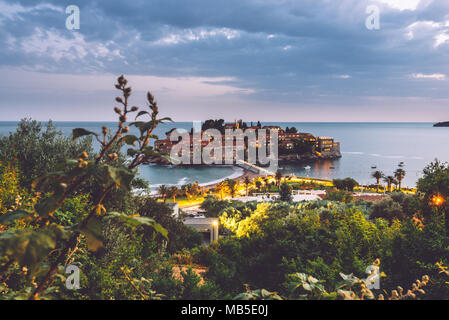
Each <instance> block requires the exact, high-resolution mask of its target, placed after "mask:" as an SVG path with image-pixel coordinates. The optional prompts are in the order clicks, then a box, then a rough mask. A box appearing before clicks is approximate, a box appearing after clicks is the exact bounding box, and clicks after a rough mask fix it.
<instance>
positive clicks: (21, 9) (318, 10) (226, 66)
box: [0, 0, 449, 104]
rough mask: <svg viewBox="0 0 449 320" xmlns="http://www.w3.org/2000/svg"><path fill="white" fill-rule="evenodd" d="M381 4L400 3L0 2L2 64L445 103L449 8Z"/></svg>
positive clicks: (294, 94)
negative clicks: (373, 9)
mask: <svg viewBox="0 0 449 320" xmlns="http://www.w3.org/2000/svg"><path fill="white" fill-rule="evenodd" d="M385 2H390V3H394V2H395V0H390V1H381V2H379V1H375V0H373V1H368V0H340V1H326V0H321V1H317V0H303V1H284V0H272V1H261V0H258V1H256V0H247V1H242V0H226V1H225V0H214V1H210V0H190V1H179V0H153V1H144V0H140V1H118V0H111V1H95V0H94V1H92V0H90V1H73V0H69V1H65V0H64V1H61V0H57V1H56V0H53V1H25V0H22V1H2V0H0V4H1V6H3V7H5V6H7V7H8V8H9V9H8V10H9V11H8V10H6V11H4V12H10V14H9V15H7V14H5V13H4V12H3V13H0V26H1V29H0V43H1V46H2V48H4V50H2V51H1V52H0V64H1V65H3V66H18V67H21V68H24V69H29V70H38V71H42V72H53V73H69V74H91V73H113V74H117V73H127V74H139V75H156V76H169V77H189V76H194V77H222V78H229V79H228V80H223V81H224V82H220V83H224V84H227V85H230V86H233V87H240V88H248V89H251V90H252V94H246V95H245V96H244V99H246V100H248V99H250V100H251V99H254V100H257V99H263V100H273V101H282V102H286V103H295V102H296V101H298V100H301V101H302V102H309V103H320V104H323V103H324V104H354V99H353V97H356V96H359V97H371V96H388V97H429V98H440V99H447V98H449V97H448V95H449V93H448V92H449V90H447V89H448V81H447V80H441V79H442V78H441V76H443V77H444V75H445V76H446V77H449V67H448V64H447V61H448V60H447V59H448V58H449V57H448V52H449V50H448V49H449V41H442V42H441V43H439V45H436V37H437V36H440V37H441V38H440V39H443V40H444V39H445V38H444V34H445V33H446V32H447V34H448V35H449V3H448V2H447V1H445V0H433V1H430V0H421V2H420V4H419V5H418V7H417V8H416V10H398V9H397V8H394V7H392V6H390V5H388V4H387V3H385ZM398 2H403V1H400V0H398ZM71 4H76V5H78V6H79V7H80V10H81V29H80V30H79V31H77V32H73V31H68V30H66V29H65V18H66V15H65V13H64V10H65V7H66V6H68V5H71ZM371 4H375V5H377V6H378V7H379V8H380V10H381V16H380V18H381V29H380V30H377V31H371V30H367V28H366V27H365V20H366V18H367V14H366V12H365V10H366V8H367V6H368V5H371ZM426 21H427V22H431V23H430V24H429V23H427V24H426ZM414 24H415V25H414ZM441 35H443V36H441ZM420 74H421V75H423V76H419V75H420ZM417 75H418V76H417ZM438 77H439V79H440V80H438V79H437V78H438ZM231 79H232V80H231ZM214 83H215V84H217V82H214Z"/></svg>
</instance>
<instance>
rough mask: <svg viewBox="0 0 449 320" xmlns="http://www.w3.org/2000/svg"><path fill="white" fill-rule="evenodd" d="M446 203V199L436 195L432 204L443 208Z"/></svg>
mask: <svg viewBox="0 0 449 320" xmlns="http://www.w3.org/2000/svg"><path fill="white" fill-rule="evenodd" d="M445 202H446V199H444V198H443V197H442V196H441V195H434V196H433V197H432V203H433V204H434V205H435V206H437V207H439V206H441V205H442V204H443V203H445Z"/></svg>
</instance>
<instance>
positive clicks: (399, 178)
mask: <svg viewBox="0 0 449 320" xmlns="http://www.w3.org/2000/svg"><path fill="white" fill-rule="evenodd" d="M394 177H395V178H396V180H397V181H398V184H399V190H401V185H402V180H404V177H405V170H404V169H401V168H398V169H396V171H395V172H394Z"/></svg>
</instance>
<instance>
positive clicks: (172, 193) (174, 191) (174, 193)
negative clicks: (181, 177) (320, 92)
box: [168, 186, 179, 202]
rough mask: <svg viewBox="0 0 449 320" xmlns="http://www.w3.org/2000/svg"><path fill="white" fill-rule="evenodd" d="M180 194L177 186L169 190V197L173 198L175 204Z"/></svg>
mask: <svg viewBox="0 0 449 320" xmlns="http://www.w3.org/2000/svg"><path fill="white" fill-rule="evenodd" d="M178 194H179V188H178V187H177V186H171V187H170V188H168V195H170V197H172V199H173V202H176V196H177V195H178Z"/></svg>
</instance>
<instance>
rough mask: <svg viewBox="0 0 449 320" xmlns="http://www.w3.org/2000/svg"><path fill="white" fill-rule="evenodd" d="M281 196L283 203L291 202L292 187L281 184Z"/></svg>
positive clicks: (284, 183)
mask: <svg viewBox="0 0 449 320" xmlns="http://www.w3.org/2000/svg"><path fill="white" fill-rule="evenodd" d="M279 195H280V200H281V201H286V202H289V201H291V200H292V187H291V186H290V185H289V184H288V183H286V182H283V183H281V187H280V188H279Z"/></svg>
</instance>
